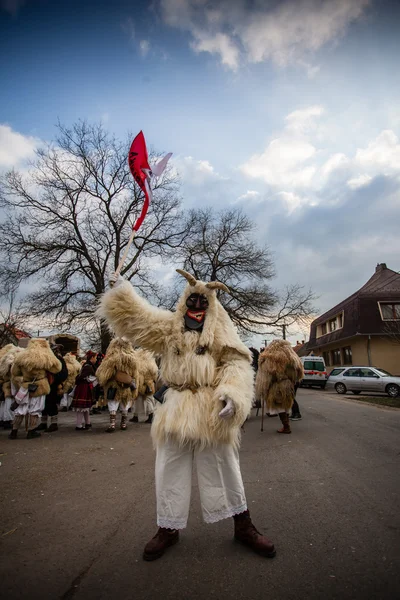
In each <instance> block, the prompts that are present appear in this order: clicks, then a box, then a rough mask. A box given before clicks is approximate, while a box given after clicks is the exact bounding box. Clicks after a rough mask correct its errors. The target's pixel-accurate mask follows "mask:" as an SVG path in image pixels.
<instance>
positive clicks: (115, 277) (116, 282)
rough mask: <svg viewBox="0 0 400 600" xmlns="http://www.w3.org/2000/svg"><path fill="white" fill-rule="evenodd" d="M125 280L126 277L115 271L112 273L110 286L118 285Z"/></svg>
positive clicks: (109, 281)
mask: <svg viewBox="0 0 400 600" xmlns="http://www.w3.org/2000/svg"><path fill="white" fill-rule="evenodd" d="M123 281H124V278H123V277H122V276H121V275H116V274H115V273H113V274H112V275H110V279H109V280H108V283H109V285H110V288H112V287H117V285H120V284H121V283H122V282H123Z"/></svg>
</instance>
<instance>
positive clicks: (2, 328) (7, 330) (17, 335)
mask: <svg viewBox="0 0 400 600" xmlns="http://www.w3.org/2000/svg"><path fill="white" fill-rule="evenodd" d="M31 337H32V336H31V334H30V333H28V332H27V331H24V330H23V329H19V328H18V327H15V325H10V324H7V323H0V346H1V347H3V346H6V345H7V344H14V345H15V346H18V345H20V340H23V339H25V338H27V339H30V338H31Z"/></svg>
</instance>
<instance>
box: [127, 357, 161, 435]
mask: <svg viewBox="0 0 400 600" xmlns="http://www.w3.org/2000/svg"><path fill="white" fill-rule="evenodd" d="M136 356H137V359H138V371H139V373H138V377H139V379H138V397H137V398H136V400H135V405H134V408H133V409H132V410H133V417H132V419H131V421H132V422H133V423H138V422H139V415H140V414H143V413H144V414H145V416H146V417H147V419H146V421H145V423H152V422H153V414H154V410H155V405H156V400H155V399H154V397H153V394H154V393H155V391H156V381H157V379H158V367H157V363H156V361H155V360H154V356H153V354H152V353H151V352H149V351H148V350H143V348H139V349H138V350H136Z"/></svg>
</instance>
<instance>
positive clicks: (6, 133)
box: [0, 125, 40, 169]
mask: <svg viewBox="0 0 400 600" xmlns="http://www.w3.org/2000/svg"><path fill="white" fill-rule="evenodd" d="M39 143H40V140H38V139H37V138H34V137H31V136H25V135H22V134H21V133H18V132H17V131H14V130H13V129H11V127H10V126H9V125H0V168H5V169H9V168H11V167H15V166H17V165H18V164H19V163H20V162H22V161H23V160H26V159H29V158H32V156H33V155H34V151H35V148H37V146H38V145H39Z"/></svg>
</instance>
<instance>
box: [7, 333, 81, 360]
mask: <svg viewBox="0 0 400 600" xmlns="http://www.w3.org/2000/svg"><path fill="white" fill-rule="evenodd" d="M29 337H31V336H29ZM40 337H43V338H44V339H45V340H48V342H49V344H62V345H63V346H64V353H65V354H66V353H67V352H72V354H76V355H79V353H80V340H79V338H78V337H77V336H76V335H72V334H70V333H56V334H54V335H47V336H45V335H44V336H40ZM28 342H29V339H25V338H24V339H20V340H19V342H18V346H20V347H21V348H26V347H27V345H28Z"/></svg>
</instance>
